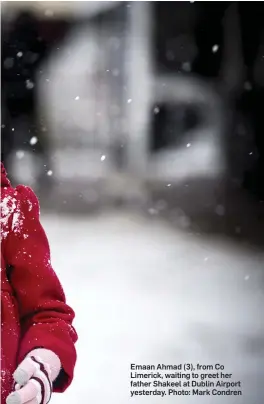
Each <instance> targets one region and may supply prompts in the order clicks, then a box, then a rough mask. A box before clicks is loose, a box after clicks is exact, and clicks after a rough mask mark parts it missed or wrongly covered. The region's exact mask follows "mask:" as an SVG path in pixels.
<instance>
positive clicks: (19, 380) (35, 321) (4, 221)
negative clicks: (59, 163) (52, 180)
mask: <svg viewBox="0 0 264 404" xmlns="http://www.w3.org/2000/svg"><path fill="white" fill-rule="evenodd" d="M73 319H74V312H73V310H72V309H71V308H70V307H69V306H68V305H66V302H65V296H64V292H63V289H62V286H61V284H60V282H59V280H58V278H57V276H56V274H55V273H54V271H53V269H52V266H51V262H50V250H49V244H48V240H47V237H46V235H45V232H44V230H43V228H42V226H41V224H40V221H39V203H38V200H37V197H36V196H35V194H34V193H33V191H32V190H31V189H30V188H28V187H25V186H22V185H20V186H18V187H17V188H13V187H12V186H11V185H10V182H9V180H8V179H7V177H6V173H5V169H4V167H3V165H2V163H1V402H2V403H3V404H4V403H8V404H23V403H27V404H46V403H48V402H49V400H50V397H51V393H52V391H54V392H63V391H65V389H66V388H67V387H68V386H69V385H70V383H71V381H72V378H73V371H74V366H75V362H76V351H75V346H74V344H75V342H76V340H77V334H76V332H75V330H74V328H73V326H72V321H73ZM14 386H15V387H14Z"/></svg>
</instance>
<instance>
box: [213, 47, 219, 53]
mask: <svg viewBox="0 0 264 404" xmlns="http://www.w3.org/2000/svg"><path fill="white" fill-rule="evenodd" d="M218 49H219V45H214V46H213V48H212V51H213V53H216V52H217V51H218Z"/></svg>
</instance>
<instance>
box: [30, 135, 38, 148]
mask: <svg viewBox="0 0 264 404" xmlns="http://www.w3.org/2000/svg"><path fill="white" fill-rule="evenodd" d="M29 143H30V144H31V146H34V145H35V144H37V143H38V138H37V137H36V136H33V137H32V138H31V139H30V142H29Z"/></svg>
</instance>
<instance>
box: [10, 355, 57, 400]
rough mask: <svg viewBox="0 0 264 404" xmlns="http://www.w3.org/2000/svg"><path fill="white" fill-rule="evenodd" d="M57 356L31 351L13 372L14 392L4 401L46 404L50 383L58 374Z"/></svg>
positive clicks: (49, 392) (49, 396)
mask: <svg viewBox="0 0 264 404" xmlns="http://www.w3.org/2000/svg"><path fill="white" fill-rule="evenodd" d="M60 369H61V362H60V359H59V358H58V356H57V355H56V354H55V353H54V352H52V351H50V350H47V349H44V348H38V349H34V350H33V351H31V352H30V353H29V354H28V355H27V356H26V357H25V359H24V360H23V361H22V362H21V363H20V365H19V366H18V368H17V369H16V371H15V372H14V375H13V376H14V380H15V383H16V386H15V390H16V391H15V392H13V393H11V394H10V395H9V396H8V397H7V400H6V403H7V404H24V403H28V404H33V403H38V404H47V403H48V402H49V400H50V398H51V393H52V382H53V381H54V380H55V379H56V378H57V376H58V375H59V373H60Z"/></svg>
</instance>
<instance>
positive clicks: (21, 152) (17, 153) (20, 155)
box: [16, 150, 25, 160]
mask: <svg viewBox="0 0 264 404" xmlns="http://www.w3.org/2000/svg"><path fill="white" fill-rule="evenodd" d="M24 155H25V152H24V151H23V150H18V151H17V152H16V157H17V158H18V159H19V160H20V159H22V158H23V157H24Z"/></svg>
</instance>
